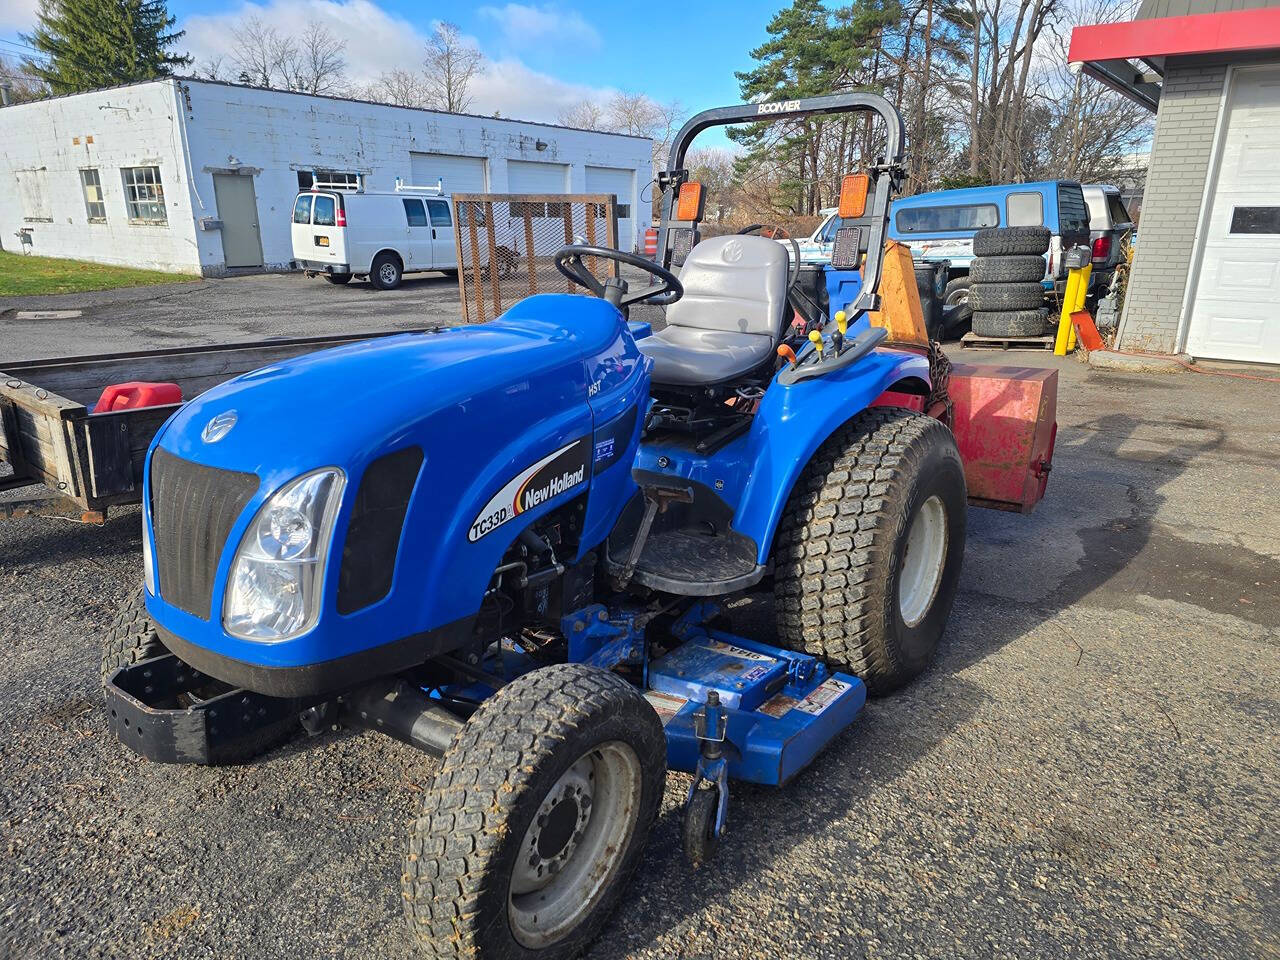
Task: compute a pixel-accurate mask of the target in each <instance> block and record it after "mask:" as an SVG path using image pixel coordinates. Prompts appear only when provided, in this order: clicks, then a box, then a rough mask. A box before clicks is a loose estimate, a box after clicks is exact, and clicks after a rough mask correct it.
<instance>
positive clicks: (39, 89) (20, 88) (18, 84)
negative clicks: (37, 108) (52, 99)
mask: <svg viewBox="0 0 1280 960" xmlns="http://www.w3.org/2000/svg"><path fill="white" fill-rule="evenodd" d="M0 84H3V85H4V86H7V87H8V88H9V99H10V100H11V101H12V102H13V103H26V102H27V101H29V100H42V99H44V98H45V97H47V96H49V94H50V90H49V85H48V84H47V83H45V82H44V81H43V80H41V79H40V78H39V77H37V76H35V75H34V74H33V73H31V71H30V70H28V69H27V67H26V66H25V65H24V64H22V63H21V62H19V61H18V59H17V58H16V57H10V56H8V55H6V54H3V53H0Z"/></svg>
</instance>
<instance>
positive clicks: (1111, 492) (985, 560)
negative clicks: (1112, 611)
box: [588, 413, 1230, 960]
mask: <svg viewBox="0 0 1280 960" xmlns="http://www.w3.org/2000/svg"><path fill="white" fill-rule="evenodd" d="M1170 438H1173V441H1172V442H1170ZM1225 443H1226V434H1225V432H1224V430H1223V429H1221V427H1219V426H1218V425H1216V424H1211V423H1206V422H1204V421H1194V420H1189V419H1177V418H1170V419H1168V420H1161V421H1152V420H1143V419H1141V418H1139V417H1134V416H1130V415H1128V414H1122V413H1115V414H1107V415H1104V416H1102V417H1099V418H1097V419H1095V420H1092V421H1088V422H1084V423H1079V424H1076V425H1074V426H1071V427H1063V428H1062V429H1061V430H1060V432H1059V435H1058V442H1057V450H1056V454H1055V458H1054V460H1055V469H1054V473H1053V479H1052V482H1051V483H1050V486H1049V491H1048V494H1047V496H1046V498H1045V500H1044V502H1043V503H1041V504H1040V506H1039V507H1038V508H1037V510H1036V511H1035V512H1033V513H1032V514H1030V515H1019V514H1006V513H1000V512H997V511H992V510H985V509H981V508H970V510H969V512H968V534H967V546H966V557H965V566H964V573H963V574H962V576H961V583H960V588H959V591H958V594H957V597H956V603H955V606H954V607H953V610H952V615H951V619H950V622H949V624H948V627H947V631H946V634H945V635H944V638H943V641H942V645H941V647H940V648H939V652H938V657H937V659H936V660H935V662H934V664H933V666H932V667H931V668H930V669H929V670H928V671H927V672H926V673H925V674H924V675H923V676H921V677H920V678H919V679H918V680H916V681H915V682H914V683H913V684H911V685H910V686H909V687H908V688H907V689H905V690H902V691H899V692H898V693H896V694H894V695H892V696H889V697H884V698H877V699H873V700H870V701H868V704H867V707H866V709H865V710H864V712H863V714H862V716H861V717H860V718H859V719H858V720H857V722H855V723H854V724H853V726H851V727H850V728H849V730H847V731H846V732H845V733H843V734H842V735H841V736H839V737H838V738H837V739H836V740H835V741H834V742H833V743H832V744H831V745H830V746H829V747H827V749H826V750H825V751H824V752H823V753H822V754H820V755H819V756H818V758H817V759H816V760H815V761H814V763H813V765H812V766H811V767H810V768H809V769H807V770H806V771H804V772H803V773H802V774H801V775H800V776H799V777H797V778H796V779H795V780H794V781H793V782H792V783H790V784H789V785H787V786H786V787H783V788H781V789H776V788H768V787H760V786H755V785H751V784H739V783H735V784H733V785H732V789H731V794H730V805H729V821H728V826H727V829H726V833H725V836H724V837H723V838H722V840H721V843H720V847H719V850H718V852H717V854H716V858H715V860H714V861H713V862H712V863H710V864H708V865H707V866H705V867H703V868H702V869H701V870H700V871H698V872H697V873H696V874H695V873H694V872H693V871H692V870H691V869H690V868H689V867H688V866H687V865H686V864H685V861H684V857H683V854H682V852H681V839H680V828H681V822H680V819H681V809H682V803H683V799H684V792H685V791H686V790H687V788H688V783H689V778H688V777H687V776H684V775H676V776H673V777H671V778H670V781H669V784H668V789H667V797H666V802H665V803H664V806H663V812H662V814H661V815H660V818H659V821H658V823H657V824H656V825H655V827H654V832H653V834H652V836H651V839H650V842H649V850H648V852H647V854H646V858H645V861H644V864H643V865H642V867H641V870H642V871H643V873H642V874H641V875H642V876H644V878H645V880H644V883H643V891H640V890H637V887H638V886H640V885H639V884H636V885H633V887H632V888H631V890H632V892H631V896H632V897H633V899H632V900H631V905H630V906H629V907H628V908H624V909H623V910H620V911H619V912H618V914H617V915H615V917H614V919H613V920H612V921H611V922H610V925H609V926H608V927H606V930H605V932H604V934H603V935H602V936H601V937H600V938H599V939H598V940H597V942H596V946H595V948H594V949H593V950H591V951H590V952H589V954H588V956H590V957H591V958H594V960H603V958H613V957H619V958H620V957H625V956H628V955H629V954H630V953H632V952H634V951H638V950H641V949H645V948H650V949H652V948H654V947H656V946H658V945H661V946H662V947H663V948H670V949H672V950H675V949H677V944H679V943H680V941H682V940H683V939H684V936H683V931H687V930H689V929H691V928H692V925H693V924H696V923H699V922H702V918H704V917H705V916H706V911H707V910H708V908H711V907H713V905H714V904H716V903H717V902H726V901H727V899H728V897H729V895H730V894H731V892H732V891H733V890H734V889H735V888H737V887H739V886H741V885H751V884H756V885H758V884H759V878H760V874H761V872H762V871H763V870H767V869H769V868H770V866H771V865H784V864H795V865H805V864H813V863H815V862H821V863H823V864H825V867H826V869H827V870H828V871H830V870H832V869H833V867H832V865H833V864H847V865H848V866H846V867H839V866H836V867H834V869H835V870H837V871H840V870H859V869H865V868H863V867H860V866H858V864H859V863H865V862H866V854H867V852H868V850H869V849H870V847H871V846H874V843H875V839H874V837H872V839H871V840H868V839H867V838H868V836H869V835H870V834H871V833H872V832H873V828H874V823H873V822H866V821H865V820H864V817H865V810H866V809H867V808H868V807H869V806H873V805H874V804H869V803H868V800H869V798H871V797H872V796H873V795H874V794H877V793H880V792H881V791H889V792H890V793H892V791H893V790H894V789H895V788H894V783H895V782H896V781H897V780H899V779H902V778H903V777H904V775H905V774H906V773H907V772H908V771H909V770H910V769H911V768H912V767H914V766H915V765H917V764H918V763H920V762H921V761H923V760H924V759H925V758H927V757H928V756H929V755H930V754H931V753H932V752H933V751H934V750H935V748H937V747H938V746H939V745H941V744H942V743H943V742H944V741H947V740H949V739H950V738H952V737H957V736H958V737H963V735H964V734H963V728H964V727H965V726H966V725H967V724H968V723H969V722H970V720H971V719H972V718H973V716H974V714H975V713H977V712H978V711H980V710H983V709H985V708H986V707H987V705H988V704H990V702H991V701H992V700H993V695H992V693H991V691H990V689H989V688H988V687H986V686H982V685H979V684H978V683H976V682H974V680H972V679H969V678H967V677H966V676H965V672H966V671H967V670H968V669H969V668H970V667H972V666H974V665H975V664H978V663H980V662H981V661H983V660H985V659H986V658H987V657H989V656H991V655H993V654H995V653H997V652H998V651H999V650H1001V649H1002V648H1003V647H1005V646H1006V645H1007V644H1009V643H1012V642H1014V641H1016V640H1018V639H1019V638H1021V637H1023V636H1024V635H1026V634H1027V633H1028V632H1030V631H1032V630H1035V629H1036V628H1037V627H1039V626H1040V625H1041V624H1043V623H1045V622H1046V621H1049V620H1052V619H1053V618H1054V617H1055V616H1056V615H1057V614H1058V613H1060V612H1061V611H1064V610H1067V609H1069V608H1070V607H1072V606H1073V605H1074V604H1076V603H1078V602H1080V601H1081V600H1083V599H1084V598H1085V597H1087V596H1089V595H1090V594H1092V593H1093V592H1095V591H1096V590H1098V589H1099V588H1102V587H1104V586H1105V585H1107V584H1108V582H1109V581H1112V580H1114V579H1116V578H1117V577H1128V576H1129V574H1128V571H1129V568H1130V567H1131V566H1132V565H1135V564H1136V565H1138V566H1142V565H1144V564H1147V563H1150V562H1155V558H1154V557H1153V558H1152V559H1150V560H1149V559H1147V558H1145V557H1143V556H1142V554H1143V553H1144V551H1147V550H1148V549H1149V546H1150V543H1151V541H1152V538H1153V534H1154V535H1155V536H1156V537H1157V539H1159V537H1161V536H1166V535H1164V534H1159V533H1154V530H1153V528H1154V526H1155V515H1156V513H1157V511H1158V510H1159V508H1160V506H1161V505H1162V504H1163V503H1164V501H1165V497H1164V496H1163V495H1161V494H1160V493H1159V492H1158V488H1159V487H1160V486H1162V485H1164V484H1166V483H1168V482H1169V481H1170V480H1172V479H1174V478H1176V477H1177V476H1178V475H1180V474H1181V473H1182V472H1183V471H1184V470H1186V469H1187V467H1188V465H1189V464H1190V463H1191V462H1192V461H1193V460H1194V459H1195V458H1197V457H1199V456H1202V455H1204V454H1206V453H1209V452H1211V451H1214V450H1218V449H1220V448H1221V447H1223V445H1224V444H1225ZM1178 543H1179V544H1182V543H1183V542H1182V541H1178ZM1186 546H1187V547H1192V546H1193V545H1191V544H1186ZM1160 552H1163V551H1160ZM1162 565H1163V564H1162ZM1162 575H1167V569H1166V571H1165V572H1164V574H1162ZM1185 586H1186V585H1185V584H1178V583H1169V584H1168V585H1167V589H1168V590H1169V591H1171V592H1172V591H1181V590H1183V588H1184V587H1185ZM1122 589H1123V588H1122ZM1228 595H1230V594H1228ZM730 614H731V617H732V620H733V628H734V630H735V631H736V632H738V633H741V634H742V635H744V636H747V637H751V638H754V639H758V640H761V641H763V642H766V643H768V642H772V641H773V639H774V629H773V598H772V596H771V595H770V594H769V593H767V592H756V593H752V594H749V595H747V596H746V597H744V598H742V599H741V600H738V601H736V602H735V603H733V604H732V605H731V608H730ZM1078 655H1079V651H1078V650H1077V649H1076V647H1075V646H1072V645H1071V644H1069V643H1067V640H1066V639H1065V638H1064V646H1063V657H1064V658H1069V659H1072V660H1074V659H1075V658H1076V657H1077V656H1078ZM1011 733H1013V734H1015V735H1016V731H1014V732H1011ZM881 801H882V802H883V798H881ZM922 802H927V800H922ZM813 882H816V883H819V884H821V883H822V882H823V880H822V878H821V877H820V876H819V877H815V878H814V879H813ZM656 891H662V892H661V893H658V892H656ZM667 891H669V892H667Z"/></svg>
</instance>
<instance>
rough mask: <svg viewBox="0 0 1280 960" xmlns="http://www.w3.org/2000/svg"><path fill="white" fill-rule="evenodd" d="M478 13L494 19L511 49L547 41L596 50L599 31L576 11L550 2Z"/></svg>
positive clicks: (598, 45)
mask: <svg viewBox="0 0 1280 960" xmlns="http://www.w3.org/2000/svg"><path fill="white" fill-rule="evenodd" d="M479 12H480V15H481V16H482V17H485V18H486V19H489V20H492V21H494V22H495V23H496V24H497V25H498V27H499V29H500V30H501V31H502V37H503V40H504V41H505V42H506V44H507V45H508V46H509V47H510V48H511V49H513V50H521V49H529V48H533V47H538V48H541V47H544V46H545V45H546V44H548V43H555V44H557V45H563V47H564V48H569V47H573V46H587V47H590V48H592V49H599V47H600V45H601V40H600V33H599V31H597V30H596V28H595V27H593V26H592V25H591V24H590V23H588V22H587V21H586V20H585V19H584V18H583V16H582V14H580V13H578V12H577V11H576V10H564V9H562V8H560V7H558V6H556V5H554V4H548V5H546V6H542V7H534V6H529V5H527V4H523V3H508V4H506V5H505V6H502V7H481V8H480V11H479Z"/></svg>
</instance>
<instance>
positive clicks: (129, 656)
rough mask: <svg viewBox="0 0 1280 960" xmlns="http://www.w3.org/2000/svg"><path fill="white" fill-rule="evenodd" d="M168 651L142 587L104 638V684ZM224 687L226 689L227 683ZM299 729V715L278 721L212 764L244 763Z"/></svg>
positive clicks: (224, 750)
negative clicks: (122, 668)
mask: <svg viewBox="0 0 1280 960" xmlns="http://www.w3.org/2000/svg"><path fill="white" fill-rule="evenodd" d="M168 652H169V651H168V649H167V648H166V647H165V645H164V644H163V643H162V642H161V640H160V635H159V634H158V633H157V632H156V628H155V625H154V624H152V622H151V617H150V615H149V614H148V613H147V606H146V601H145V600H144V598H143V588H142V587H141V586H139V587H138V589H137V590H136V591H135V592H134V593H132V594H130V595H129V597H128V598H127V599H126V600H125V601H124V603H122V604H121V605H120V609H119V610H118V611H117V612H116V616H115V619H114V620H113V621H112V623H111V626H110V628H109V629H108V630H107V635H106V637H105V638H104V639H103V641H102V670H101V674H102V685H103V686H104V687H105V686H106V685H107V681H108V680H109V679H110V678H111V675H112V674H113V673H115V672H116V671H117V670H119V669H120V668H121V667H128V666H132V665H133V664H135V663H141V662H142V661H143V660H150V659H151V658H152V657H159V656H161V655H163V654H166V653H168ZM221 689H226V688H225V686H224V687H222V688H221ZM299 729H300V727H299V724H298V721H297V718H296V717H288V718H287V719H285V720H282V721H280V722H279V723H274V724H271V725H270V726H266V727H262V728H261V729H260V730H258V731H256V732H255V733H254V735H253V736H251V737H247V738H245V739H244V740H242V741H241V742H240V743H238V744H236V745H235V747H233V748H232V747H224V748H222V749H220V750H219V752H218V755H217V759H216V760H214V763H213V765H216V766H222V765H225V764H235V763H245V762H246V761H249V760H252V759H253V758H254V757H258V756H261V755H262V754H264V753H266V752H267V751H268V750H270V749H272V748H273V747H277V746H279V745H280V744H282V743H284V742H285V741H286V740H289V739H291V738H292V737H293V736H294V734H296V733H297V732H298V730H299Z"/></svg>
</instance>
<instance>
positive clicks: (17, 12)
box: [0, 0, 40, 53]
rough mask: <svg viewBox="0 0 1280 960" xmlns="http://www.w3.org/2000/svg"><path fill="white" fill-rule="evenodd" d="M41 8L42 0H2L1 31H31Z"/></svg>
mask: <svg viewBox="0 0 1280 960" xmlns="http://www.w3.org/2000/svg"><path fill="white" fill-rule="evenodd" d="M39 9H40V0H0V33H8V32H10V31H13V32H14V33H30V32H31V28H32V27H34V26H35V25H36V13H37V12H38V11H39ZM0 46H3V45H2V44H0ZM9 49H10V50H11V51H12V50H14V48H13V47H10V48H9ZM18 52H19V53H21V52H22V51H18Z"/></svg>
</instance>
